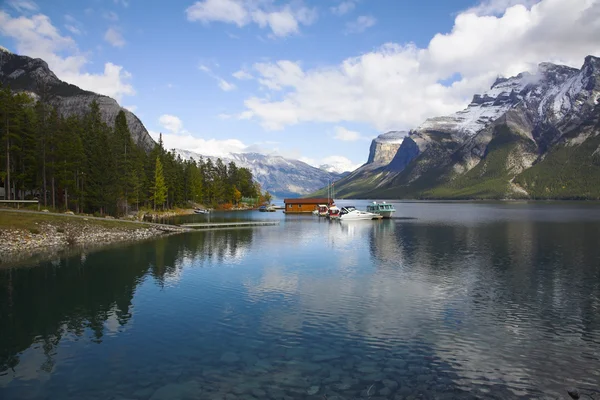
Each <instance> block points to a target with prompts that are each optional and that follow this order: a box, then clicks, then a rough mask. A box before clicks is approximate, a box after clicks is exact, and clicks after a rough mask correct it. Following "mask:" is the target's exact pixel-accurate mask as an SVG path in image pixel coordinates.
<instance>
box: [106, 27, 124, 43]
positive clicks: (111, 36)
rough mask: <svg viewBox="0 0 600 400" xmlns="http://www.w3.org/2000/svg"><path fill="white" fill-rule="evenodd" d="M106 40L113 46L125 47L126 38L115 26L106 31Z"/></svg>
mask: <svg viewBox="0 0 600 400" xmlns="http://www.w3.org/2000/svg"><path fill="white" fill-rule="evenodd" d="M104 40H106V41H107V42H108V43H109V44H110V45H111V46H114V47H123V46H125V39H124V38H123V35H122V34H121V32H120V31H119V30H118V29H117V28H114V27H110V28H108V30H107V31H106V33H105V34H104Z"/></svg>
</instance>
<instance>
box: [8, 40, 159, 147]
mask: <svg viewBox="0 0 600 400" xmlns="http://www.w3.org/2000/svg"><path fill="white" fill-rule="evenodd" d="M5 50H6V49H5ZM5 50H3V51H2V52H0V82H1V83H3V84H5V85H9V86H10V88H11V89H12V90H14V91H17V92H27V93H30V94H32V95H34V96H37V97H40V96H41V95H42V92H43V94H44V95H45V96H47V98H48V102H49V103H50V104H51V105H53V106H55V107H56V108H57V109H58V111H59V112H60V113H61V114H62V115H64V116H70V115H78V116H82V115H84V114H85V113H86V112H88V110H89V105H90V103H92V101H94V100H95V101H96V102H97V103H98V105H99V106H100V114H101V116H102V120H103V121H104V122H105V123H106V124H107V125H111V126H112V125H114V123H115V118H116V116H117V114H118V113H119V112H120V111H121V110H123V111H124V112H125V116H126V118H127V125H128V126H129V130H130V131H131V136H132V138H133V141H134V142H135V143H137V144H138V146H140V147H142V148H144V149H145V150H151V149H152V148H153V147H154V146H155V145H156V142H154V140H153V139H152V138H151V137H150V135H149V134H148V131H147V130H146V128H145V127H144V125H143V124H142V122H141V121H140V119H139V118H138V117H137V116H135V115H134V114H133V113H132V112H130V111H129V110H126V109H124V108H122V107H121V106H120V105H119V104H118V103H117V101H116V100H114V99H112V98H110V97H108V96H103V95H101V94H97V93H94V92H90V91H87V90H83V89H81V88H79V87H77V86H75V85H71V84H69V83H66V82H63V81H61V80H60V79H58V77H57V76H56V75H55V74H54V73H53V72H52V71H51V70H50V68H49V67H48V64H47V63H46V62H45V61H44V60H42V59H40V58H31V57H27V56H20V55H17V54H13V53H11V52H8V51H7V50H6V51H5Z"/></svg>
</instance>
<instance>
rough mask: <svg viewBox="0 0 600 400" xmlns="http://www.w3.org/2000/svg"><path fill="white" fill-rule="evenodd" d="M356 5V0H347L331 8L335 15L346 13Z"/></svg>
mask: <svg viewBox="0 0 600 400" xmlns="http://www.w3.org/2000/svg"><path fill="white" fill-rule="evenodd" d="M355 7H356V1H353V0H346V1H342V2H341V3H339V4H338V5H337V6H334V7H331V8H330V10H331V12H332V13H334V14H335V15H345V14H348V13H349V12H350V11H352V10H354V8H355Z"/></svg>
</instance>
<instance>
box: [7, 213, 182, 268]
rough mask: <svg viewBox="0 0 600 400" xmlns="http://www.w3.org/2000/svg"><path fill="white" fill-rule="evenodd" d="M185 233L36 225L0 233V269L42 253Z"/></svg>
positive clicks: (66, 223)
mask: <svg viewBox="0 0 600 400" xmlns="http://www.w3.org/2000/svg"><path fill="white" fill-rule="evenodd" d="M184 231H186V229H183V228H177V227H172V226H164V227H163V226H158V225H157V226H154V225H142V224H140V227H135V228H122V227H106V226H102V225H100V224H96V223H93V222H90V221H87V220H83V221H77V222H69V221H57V222H38V223H35V228H29V229H22V228H20V229H17V228H3V229H0V266H1V265H3V264H8V263H11V262H13V261H22V260H24V259H28V258H32V257H34V256H36V255H40V254H43V253H56V252H59V251H64V250H67V249H69V248H76V247H90V246H92V247H100V246H104V245H108V244H114V243H121V242H136V241H141V240H146V239H150V238H154V237H159V236H165V235H168V234H174V233H180V232H184Z"/></svg>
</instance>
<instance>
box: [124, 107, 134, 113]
mask: <svg viewBox="0 0 600 400" xmlns="http://www.w3.org/2000/svg"><path fill="white" fill-rule="evenodd" d="M123 108H125V109H127V110H129V111H131V112H132V113H134V112H135V110H137V106H133V105H131V106H123Z"/></svg>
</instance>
